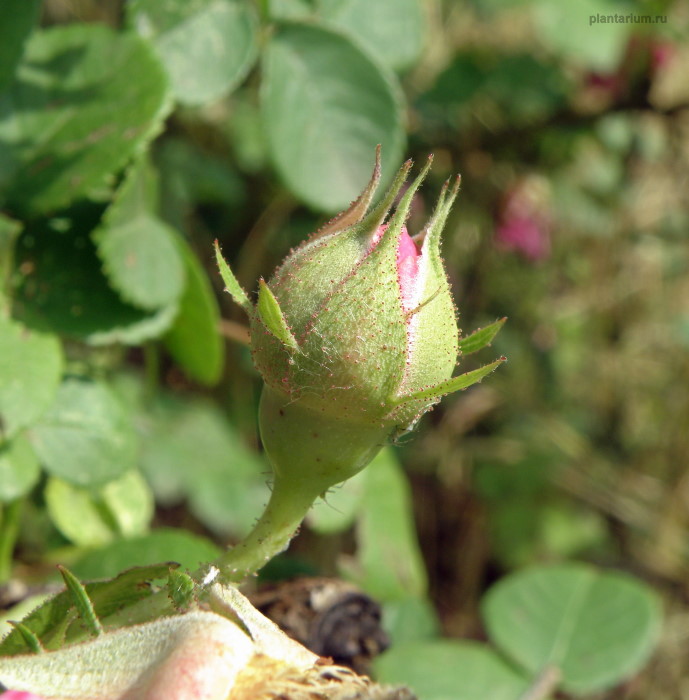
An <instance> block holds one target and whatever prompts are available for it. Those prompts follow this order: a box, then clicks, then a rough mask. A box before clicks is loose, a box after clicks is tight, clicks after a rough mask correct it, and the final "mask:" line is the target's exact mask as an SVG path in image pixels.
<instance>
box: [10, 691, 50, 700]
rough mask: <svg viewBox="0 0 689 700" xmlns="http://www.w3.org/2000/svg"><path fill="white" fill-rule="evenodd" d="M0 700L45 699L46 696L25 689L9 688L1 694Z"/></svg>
mask: <svg viewBox="0 0 689 700" xmlns="http://www.w3.org/2000/svg"><path fill="white" fill-rule="evenodd" d="M0 700H44V698H42V697H41V696H40V695H34V694H33V693H27V692H26V691H24V690H8V691H7V692H5V693H2V694H0Z"/></svg>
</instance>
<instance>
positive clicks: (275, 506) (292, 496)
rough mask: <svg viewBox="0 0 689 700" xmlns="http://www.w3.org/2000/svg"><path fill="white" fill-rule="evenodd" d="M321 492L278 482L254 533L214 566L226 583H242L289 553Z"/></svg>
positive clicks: (286, 482) (320, 490) (278, 480)
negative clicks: (274, 559)
mask: <svg viewBox="0 0 689 700" xmlns="http://www.w3.org/2000/svg"><path fill="white" fill-rule="evenodd" d="M321 492H322V489H314V488H313V487H309V485H307V484H305V483H304V482H303V481H302V482H301V484H299V486H296V487H295V484H294V483H290V482H288V481H286V480H281V479H276V480H275V483H274V484H273V492H272V494H271V496H270V500H269V501H268V505H267V506H266V508H265V510H264V511H263V515H261V517H260V518H259V520H258V522H257V523H256V525H255V526H254V529H253V530H252V531H251V532H250V533H249V534H248V535H247V536H246V538H245V539H244V540H242V541H241V542H240V543H239V544H238V545H236V546H235V547H233V548H232V549H230V550H228V551H227V552H225V553H224V554H223V555H222V556H220V557H219V558H218V559H216V560H215V562H214V563H213V565H214V566H216V567H217V568H218V569H220V574H221V576H222V578H223V580H224V581H227V582H232V583H239V582H240V581H242V580H244V579H245V578H246V577H247V576H251V575H252V574H254V573H256V572H257V571H258V570H259V569H261V568H262V567H263V566H264V565H265V564H266V563H267V562H268V561H270V560H271V559H272V558H273V557H274V556H276V555H277V554H279V553H280V552H283V551H284V550H285V549H287V546H288V545H289V543H290V540H291V539H292V538H293V537H294V535H295V534H296V532H297V530H298V529H299V526H300V525H301V523H302V521H303V520H304V518H305V517H306V514H307V513H308V512H309V509H310V508H311V506H312V505H313V502H314V501H315V500H316V498H318V496H319V495H320V493H321Z"/></svg>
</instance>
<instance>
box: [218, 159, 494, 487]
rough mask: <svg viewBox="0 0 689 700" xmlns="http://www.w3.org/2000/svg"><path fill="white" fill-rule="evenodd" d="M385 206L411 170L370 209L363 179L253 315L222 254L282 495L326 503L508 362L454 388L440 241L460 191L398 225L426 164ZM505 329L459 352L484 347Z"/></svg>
mask: <svg viewBox="0 0 689 700" xmlns="http://www.w3.org/2000/svg"><path fill="white" fill-rule="evenodd" d="M431 160H432V159H431V158H429V160H428V164H427V165H426V167H425V168H424V169H423V171H422V172H421V174H420V175H419V176H418V177H417V179H416V180H415V181H414V182H413V183H412V185H411V186H410V187H408V189H407V190H406V192H405V193H404V195H403V197H402V198H401V199H400V201H399V205H398V206H397V209H396V210H395V211H394V213H392V214H390V210H391V207H392V205H393V202H394V201H395V199H396V197H397V195H398V193H399V191H400V189H401V188H402V186H403V185H404V183H405V180H406V177H407V174H408V172H409V170H410V168H411V161H408V162H406V163H405V164H404V165H403V166H402V167H401V169H400V170H399V172H398V174H397V176H396V178H395V180H394V182H393V184H392V186H391V187H390V189H389V191H388V192H387V194H386V195H385V197H384V198H383V199H382V201H381V202H380V203H379V204H378V205H377V206H375V207H373V208H372V209H370V210H369V206H370V204H371V201H372V199H373V196H374V194H375V191H376V188H377V186H378V184H379V181H380V153H379V151H378V152H377V154H376V165H375V169H374V172H373V176H372V178H371V181H370V182H369V184H368V185H367V187H366V188H365V189H364V191H363V192H362V194H361V195H360V197H359V198H358V199H357V200H356V201H355V202H353V204H352V205H351V206H350V208H349V209H348V210H346V211H345V212H343V213H342V214H340V215H338V216H337V217H335V218H334V219H333V220H332V221H330V222H329V223H328V224H327V225H326V226H324V227H323V228H321V229H320V230H319V231H317V232H316V233H315V234H313V235H312V236H311V237H310V238H309V239H307V240H306V241H305V242H304V243H302V244H301V245H300V246H299V247H297V248H296V249H294V250H293V251H292V252H291V253H290V254H289V255H288V256H287V258H286V259H285V260H284V262H283V263H282V265H280V267H278V269H277V270H276V272H275V274H274V276H273V278H272V279H271V280H270V281H269V283H267V284H266V282H265V281H264V280H262V279H261V280H260V281H259V291H258V301H257V303H256V305H254V304H252V303H251V302H250V300H249V298H248V296H247V295H246V293H245V292H244V290H243V289H242V288H241V287H240V286H239V284H238V282H237V281H236V279H235V278H234V276H233V275H232V273H231V271H230V269H229V267H228V266H227V263H225V261H224V259H223V258H222V256H221V254H220V252H219V249H218V248H217V243H216V254H217V258H218V264H219V266H220V270H221V274H222V276H223V279H224V281H225V284H226V286H227V291H229V292H230V294H232V296H233V298H234V300H235V301H236V302H237V303H238V304H240V305H241V306H242V307H243V308H244V309H245V310H246V311H247V313H248V314H249V317H250V319H251V350H252V355H253V360H254V363H255V365H256V367H257V369H258V370H259V372H260V373H261V375H262V377H263V380H264V382H265V386H264V389H263V394H262V397H261V406H260V430H261V437H262V440H263V444H264V447H265V450H266V452H267V454H268V456H269V458H270V460H271V462H272V464H273V467H274V470H275V478H276V483H277V482H281V481H287V482H289V483H290V484H291V486H292V488H293V489H295V490H297V489H301V488H304V489H306V490H307V491H309V492H311V493H321V492H323V491H325V490H327V489H328V488H329V487H330V486H332V485H334V484H336V483H339V482H341V481H343V480H345V479H347V478H349V477H351V476H353V475H354V474H356V473H357V472H358V471H359V470H361V469H362V468H363V467H365V466H366V465H367V464H368V463H369V462H370V461H371V459H372V458H373V457H374V456H375V455H376V453H377V452H378V451H379V450H380V448H381V447H382V446H383V445H384V444H385V443H386V441H388V439H389V437H390V436H391V435H394V434H396V433H397V432H399V431H401V430H407V429H409V428H410V427H411V426H413V425H414V424H415V423H416V421H417V420H418V419H419V417H420V416H421V415H422V414H423V413H425V412H426V411H428V410H429V409H430V408H431V407H432V406H433V405H434V404H435V403H437V402H438V401H439V400H440V398H441V397H442V396H444V395H446V394H449V393H450V392H453V391H456V390H458V389H464V388H466V387H468V386H470V385H471V384H473V383H475V382H477V381H480V380H481V379H482V378H483V377H484V376H485V375H487V374H488V373H490V372H491V371H492V370H493V369H495V367H497V365H498V364H499V363H500V362H501V361H502V359H503V358H501V359H500V360H498V361H496V362H494V363H492V364H490V365H487V366H485V367H482V368H480V369H478V370H474V371H473V372H469V373H467V374H464V375H461V376H458V377H452V373H453V370H454V368H455V365H456V364H457V357H458V354H459V350H460V341H459V331H458V328H457V318H456V310H455V307H454V303H453V301H452V296H451V294H450V286H449V283H448V280H447V276H446V274H445V270H444V268H443V261H442V258H441V257H440V235H441V232H442V228H443V225H444V224H445V221H446V219H447V216H448V213H449V211H450V207H451V206H452V203H453V201H454V199H455V196H456V195H457V191H458V189H459V178H457V180H456V182H455V184H454V186H453V187H452V188H451V189H450V188H449V186H448V184H449V183H445V186H444V187H443V189H442V192H441V194H440V198H439V201H438V204H437V206H436V208H435V211H434V213H433V215H432V217H431V219H430V220H429V221H428V223H427V224H426V226H425V228H424V230H423V231H421V233H419V234H418V235H416V236H414V237H413V238H412V237H410V236H409V233H408V232H407V229H406V226H405V221H406V219H407V216H408V213H409V208H410V206H411V202H412V199H413V197H414V194H415V193H416V191H417V189H418V187H419V185H420V184H421V182H422V180H423V178H424V177H425V175H426V173H427V172H428V170H429V168H430V165H431ZM501 325H502V321H498V322H497V323H495V324H492V325H491V326H489V327H488V328H485V329H483V330H482V331H478V332H477V333H475V334H474V335H472V336H469V337H468V338H466V339H465V340H464V341H462V342H463V344H465V347H466V348H470V351H473V350H475V349H479V347H482V346H483V345H485V344H487V343H488V342H490V340H491V339H492V337H493V336H494V335H495V333H496V332H497V331H498V330H499V327H500V326H501Z"/></svg>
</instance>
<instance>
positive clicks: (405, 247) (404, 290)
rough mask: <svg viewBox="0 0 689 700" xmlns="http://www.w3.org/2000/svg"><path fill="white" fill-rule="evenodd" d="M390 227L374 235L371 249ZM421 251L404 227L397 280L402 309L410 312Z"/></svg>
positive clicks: (384, 225)
mask: <svg viewBox="0 0 689 700" xmlns="http://www.w3.org/2000/svg"><path fill="white" fill-rule="evenodd" d="M387 228H388V225H387V224H383V225H382V226H379V227H378V230H377V231H376V232H375V233H374V234H373V238H372V239H371V248H375V246H376V245H377V244H378V241H380V239H381V238H382V237H383V234H384V233H385V231H386V230H387ZM420 256H421V254H420V253H419V249H418V248H417V247H416V243H414V241H413V240H412V238H411V236H410V235H409V233H408V232H407V227H406V226H402V232H401V234H400V240H399V243H398V246H397V279H398V281H399V285H400V295H401V297H402V308H403V309H404V310H405V311H409V310H410V309H411V308H413V306H414V298H415V294H414V291H415V289H414V288H415V285H416V278H417V275H418V273H419V257H420Z"/></svg>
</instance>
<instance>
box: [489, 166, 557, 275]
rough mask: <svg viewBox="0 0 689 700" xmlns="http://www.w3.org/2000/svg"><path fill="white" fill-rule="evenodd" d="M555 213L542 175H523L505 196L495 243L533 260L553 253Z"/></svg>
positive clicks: (543, 258)
mask: <svg viewBox="0 0 689 700" xmlns="http://www.w3.org/2000/svg"><path fill="white" fill-rule="evenodd" d="M550 229H551V216H550V207H549V191H548V185H547V182H545V180H543V179H542V178H541V177H538V176H529V177H525V178H522V179H521V180H519V181H518V182H517V184H516V185H514V186H513V187H512V188H511V189H510V190H509V191H508V193H507V195H506V196H505V199H504V201H503V204H502V206H501V209H500V213H499V215H498V223H497V226H496V230H495V242H496V245H497V247H498V248H499V249H501V250H506V251H514V252H516V253H519V254H520V255H522V256H523V257H524V258H526V259H527V260H529V261H531V262H539V261H541V260H545V259H546V258H547V257H548V256H549V255H550Z"/></svg>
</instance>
